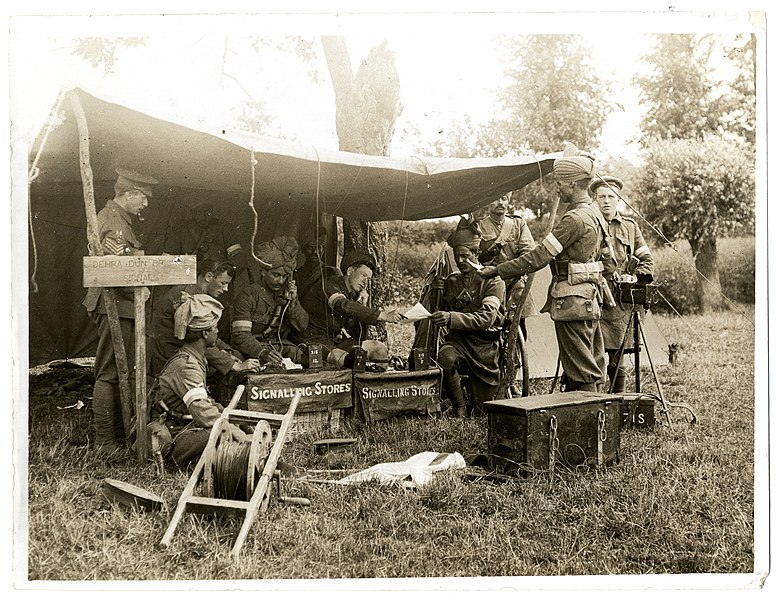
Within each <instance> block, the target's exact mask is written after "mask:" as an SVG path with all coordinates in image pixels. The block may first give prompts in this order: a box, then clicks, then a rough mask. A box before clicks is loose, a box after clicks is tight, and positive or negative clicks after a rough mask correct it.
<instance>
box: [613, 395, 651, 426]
mask: <svg viewBox="0 0 780 599" xmlns="http://www.w3.org/2000/svg"><path fill="white" fill-rule="evenodd" d="M622 396H623V397H622V402H621V407H622V417H621V421H620V425H621V426H622V427H623V428H645V429H647V428H649V429H652V428H654V427H655V399H654V398H653V397H651V396H650V395H646V394H644V393H623V394H622Z"/></svg>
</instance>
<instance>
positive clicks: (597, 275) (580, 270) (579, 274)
mask: <svg viewBox="0 0 780 599" xmlns="http://www.w3.org/2000/svg"><path fill="white" fill-rule="evenodd" d="M568 266H569V267H568V269H567V273H566V274H567V278H568V280H569V285H579V284H580V283H599V282H601V281H603V280H604V276H603V275H602V274H601V273H602V272H603V271H604V265H603V264H602V263H601V262H571V261H570V262H569V265H568Z"/></svg>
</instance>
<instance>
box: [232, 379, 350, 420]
mask: <svg viewBox="0 0 780 599" xmlns="http://www.w3.org/2000/svg"><path fill="white" fill-rule="evenodd" d="M244 384H245V385H246V391H245V392H244V394H245V397H246V402H247V407H248V409H249V410H252V411H255V412H272V413H274V414H284V413H286V412H287V409H288V408H289V406H290V401H291V400H292V397H293V396H294V395H295V391H296V390H298V389H300V391H301V400H300V402H299V403H298V409H297V410H296V411H295V417H294V418H293V421H292V425H291V427H290V432H291V433H292V434H300V433H305V432H314V431H331V432H335V431H337V430H339V429H340V428H341V426H342V425H343V423H344V419H345V418H346V417H347V416H348V415H349V413H350V412H351V411H352V371H351V370H344V369H340V370H332V369H317V370H294V371H290V372H286V373H268V374H263V373H260V374H251V375H249V376H247V377H246V382H245V383H244Z"/></svg>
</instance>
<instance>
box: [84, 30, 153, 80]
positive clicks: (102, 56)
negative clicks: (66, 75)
mask: <svg viewBox="0 0 780 599" xmlns="http://www.w3.org/2000/svg"><path fill="white" fill-rule="evenodd" d="M74 42H75V44H76V45H75V46H74V48H73V49H72V50H71V54H73V55H74V56H79V57H81V58H83V59H84V60H87V61H89V63H90V64H91V65H92V67H93V68H97V67H99V66H102V67H103V74H105V75H108V74H110V73H113V72H114V65H115V64H116V62H117V60H118V57H117V50H119V49H120V48H134V47H136V46H143V45H144V44H145V43H146V41H145V40H144V38H142V37H118V38H105V37H82V38H77V39H76V40H74Z"/></svg>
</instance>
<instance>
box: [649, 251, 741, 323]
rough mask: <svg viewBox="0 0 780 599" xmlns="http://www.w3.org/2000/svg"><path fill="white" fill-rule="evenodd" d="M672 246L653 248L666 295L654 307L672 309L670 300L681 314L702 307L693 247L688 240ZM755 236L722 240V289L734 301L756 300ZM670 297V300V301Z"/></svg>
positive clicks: (657, 275) (689, 312)
mask: <svg viewBox="0 0 780 599" xmlns="http://www.w3.org/2000/svg"><path fill="white" fill-rule="evenodd" d="M675 247H676V248H677V251H674V250H673V249H671V248H661V249H656V250H653V260H654V261H655V282H656V283H662V284H663V285H662V287H661V294H662V295H663V297H664V298H665V299H666V301H664V300H663V299H662V300H660V301H659V303H658V304H657V305H655V306H654V307H653V311H654V312H670V311H671V308H670V307H669V304H671V305H672V306H674V309H675V310H676V311H677V312H679V313H681V314H692V313H695V312H697V311H698V309H699V308H698V300H697V297H696V285H695V281H696V277H697V276H698V275H697V274H696V271H695V270H694V263H693V256H692V255H691V248H690V246H689V245H688V243H687V242H685V241H678V242H675ZM755 272H756V255H755V238H754V237H739V238H728V239H720V240H718V273H719V275H720V283H721V290H722V291H723V294H724V295H725V296H726V297H728V298H729V299H730V300H731V301H734V302H740V303H748V304H752V303H754V302H755ZM667 301H668V302H669V304H667Z"/></svg>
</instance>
